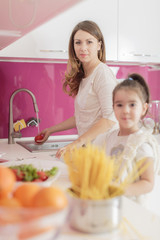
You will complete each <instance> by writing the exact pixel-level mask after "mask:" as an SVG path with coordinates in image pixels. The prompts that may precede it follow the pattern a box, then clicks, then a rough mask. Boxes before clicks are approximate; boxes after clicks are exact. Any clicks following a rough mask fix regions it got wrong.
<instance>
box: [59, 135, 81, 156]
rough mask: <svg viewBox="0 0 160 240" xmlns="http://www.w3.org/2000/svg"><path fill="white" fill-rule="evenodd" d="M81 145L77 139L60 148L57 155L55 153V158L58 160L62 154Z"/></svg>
mask: <svg viewBox="0 0 160 240" xmlns="http://www.w3.org/2000/svg"><path fill="white" fill-rule="evenodd" d="M82 145H83V144H82V142H81V141H80V140H79V139H77V140H75V141H74V142H72V143H70V144H68V145H66V146H65V147H63V148H60V149H59V150H58V151H57V153H56V157H57V158H60V157H62V156H63V154H64V153H65V152H66V151H71V150H72V149H73V148H74V147H81V146H82Z"/></svg>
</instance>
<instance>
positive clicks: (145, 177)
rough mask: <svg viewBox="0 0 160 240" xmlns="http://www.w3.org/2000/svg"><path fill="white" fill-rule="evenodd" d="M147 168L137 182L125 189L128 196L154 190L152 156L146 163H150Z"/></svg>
mask: <svg viewBox="0 0 160 240" xmlns="http://www.w3.org/2000/svg"><path fill="white" fill-rule="evenodd" d="M148 163H149V166H148V168H147V170H146V171H145V172H144V173H143V174H142V175H141V176H140V179H139V180H138V181H137V182H134V183H132V184H130V185H129V186H128V188H127V189H126V191H125V195H126V196H139V195H141V194H145V193H148V192H150V191H152V189H153V186H154V161H153V159H152V158H147V159H146V161H145V163H144V164H148Z"/></svg>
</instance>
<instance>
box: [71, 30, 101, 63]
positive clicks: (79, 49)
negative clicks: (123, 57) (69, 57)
mask: <svg viewBox="0 0 160 240" xmlns="http://www.w3.org/2000/svg"><path fill="white" fill-rule="evenodd" d="M100 48H101V43H100V42H98V40H97V39H96V38H95V37H93V36H92V35H91V34H90V33H88V32H85V31H82V30H78V31H77V32H76V34H75V35H74V50H75V53H76V57H77V58H78V59H79V60H80V61H81V62H82V63H88V62H90V61H93V60H94V61H95V60H96V61H97V59H98V51H99V50H100Z"/></svg>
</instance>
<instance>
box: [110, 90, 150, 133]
mask: <svg viewBox="0 0 160 240" xmlns="http://www.w3.org/2000/svg"><path fill="white" fill-rule="evenodd" d="M113 108H114V113H115V116H116V118H117V120H118V122H119V127H120V133H119V135H121V136H123V135H128V134H131V133H134V132H136V131H138V129H139V126H138V125H139V121H140V119H141V118H142V116H143V115H144V114H145V113H146V110H147V108H148V104H147V103H142V101H141V99H140V97H139V96H138V94H137V93H136V92H135V91H133V90H128V89H126V90H124V89H119V90H118V91H117V92H116V94H115V96H114V105H113Z"/></svg>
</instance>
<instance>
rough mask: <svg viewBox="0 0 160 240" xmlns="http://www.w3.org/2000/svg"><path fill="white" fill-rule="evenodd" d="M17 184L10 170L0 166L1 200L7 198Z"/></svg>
mask: <svg viewBox="0 0 160 240" xmlns="http://www.w3.org/2000/svg"><path fill="white" fill-rule="evenodd" d="M15 183H16V177H15V174H14V173H13V172H12V170H11V169H10V168H7V167H4V166H0V198H2V197H7V196H8V194H9V193H10V192H11V191H12V190H13V188H14V186H15Z"/></svg>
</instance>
